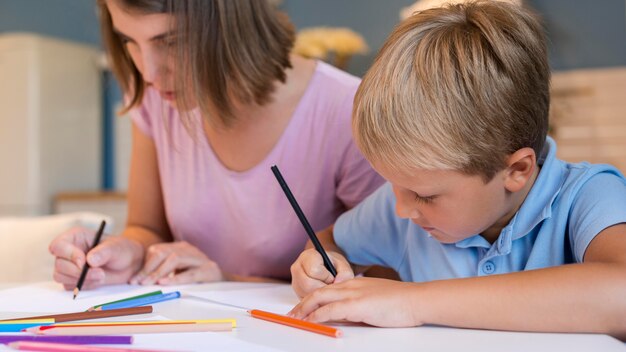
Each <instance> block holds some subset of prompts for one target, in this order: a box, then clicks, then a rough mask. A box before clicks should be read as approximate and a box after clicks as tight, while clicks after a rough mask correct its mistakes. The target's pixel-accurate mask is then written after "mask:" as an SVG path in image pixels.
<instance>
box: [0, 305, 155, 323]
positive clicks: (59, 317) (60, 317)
mask: <svg viewBox="0 0 626 352" xmlns="http://www.w3.org/2000/svg"><path fill="white" fill-rule="evenodd" d="M148 313H152V306H141V307H131V308H120V309H111V310H106V311H101V310H94V311H88V312H78V313H64V314H52V315H40V316H36V317H28V318H19V319H33V320H40V319H52V321H51V322H52V323H63V322H67V321H76V320H89V319H100V318H109V317H121V316H126V315H135V314H148ZM12 321H16V320H14V319H12V320H2V321H0V324H1V323H3V322H12Z"/></svg>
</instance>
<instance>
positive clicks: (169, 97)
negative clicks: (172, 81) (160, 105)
mask: <svg viewBox="0 0 626 352" xmlns="http://www.w3.org/2000/svg"><path fill="white" fill-rule="evenodd" d="M161 97H162V98H163V99H165V100H169V101H174V100H176V93H174V92H172V91H167V92H161Z"/></svg>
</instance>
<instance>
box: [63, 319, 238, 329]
mask: <svg viewBox="0 0 626 352" xmlns="http://www.w3.org/2000/svg"><path fill="white" fill-rule="evenodd" d="M218 323H229V324H231V326H232V327H233V328H235V327H237V320H235V319H230V318H229V319H192V320H148V321H104V322H88V323H60V324H54V325H53V326H55V327H56V326H63V327H68V326H106V325H155V324H218Z"/></svg>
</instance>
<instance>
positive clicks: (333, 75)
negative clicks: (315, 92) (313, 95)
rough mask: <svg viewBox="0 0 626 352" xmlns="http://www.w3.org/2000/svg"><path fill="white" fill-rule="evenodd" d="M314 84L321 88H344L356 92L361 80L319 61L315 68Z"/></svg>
mask: <svg viewBox="0 0 626 352" xmlns="http://www.w3.org/2000/svg"><path fill="white" fill-rule="evenodd" d="M314 83H316V84H318V85H319V86H321V87H328V86H332V87H333V88H339V89H341V88H342V87H343V88H344V89H345V90H347V91H356V89H357V87H358V86H359V84H360V83H361V79H360V78H358V77H356V76H354V75H352V74H350V73H348V72H345V71H342V70H340V69H338V68H336V67H334V66H332V65H330V64H328V63H326V62H324V61H318V63H317V67H316V68H315V76H314ZM329 93H332V92H329Z"/></svg>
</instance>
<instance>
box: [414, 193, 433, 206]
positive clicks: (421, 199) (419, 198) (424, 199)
mask: <svg viewBox="0 0 626 352" xmlns="http://www.w3.org/2000/svg"><path fill="white" fill-rule="evenodd" d="M435 198H436V196H428V197H422V196H420V195H419V194H417V193H415V201H416V202H419V203H424V204H428V203H431V202H432V201H433V200H434V199H435Z"/></svg>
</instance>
